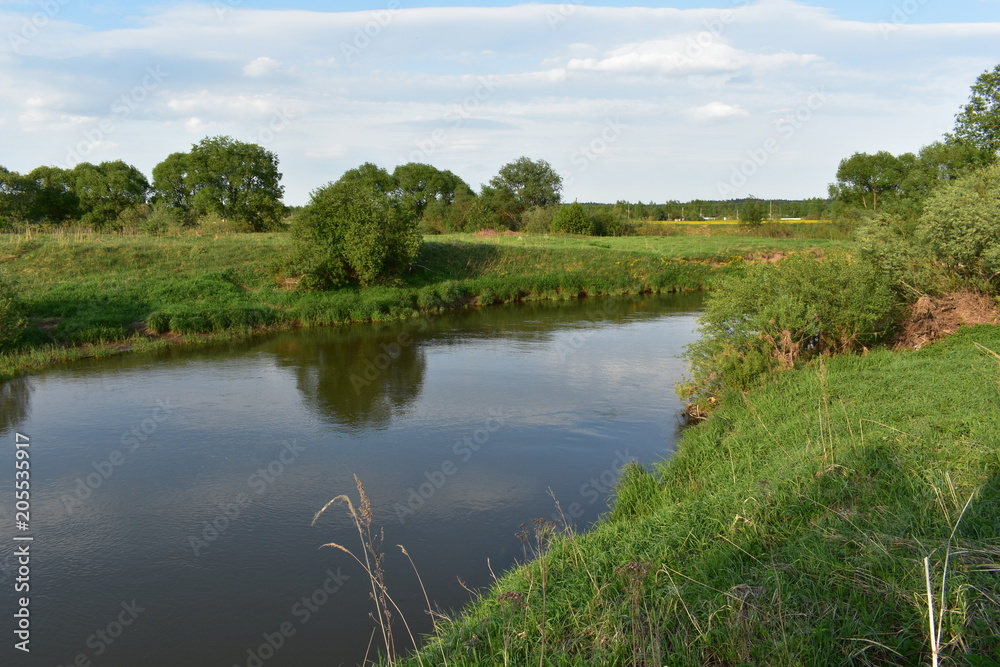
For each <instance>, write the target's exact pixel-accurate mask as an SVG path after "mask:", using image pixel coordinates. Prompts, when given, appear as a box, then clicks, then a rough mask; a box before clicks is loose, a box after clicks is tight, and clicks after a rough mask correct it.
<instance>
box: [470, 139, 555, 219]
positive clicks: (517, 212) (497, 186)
mask: <svg viewBox="0 0 1000 667" xmlns="http://www.w3.org/2000/svg"><path fill="white" fill-rule="evenodd" d="M561 193H562V177H561V176H559V174H557V173H556V172H555V170H554V169H553V168H552V166H551V165H550V164H549V163H548V162H546V161H545V160H531V159H529V158H527V157H521V158H518V159H517V160H515V161H514V162H511V163H508V164H505V165H504V166H503V167H501V168H500V172H499V173H498V174H497V175H496V176H494V177H493V178H492V179H490V183H489V185H486V186H483V189H482V192H481V193H480V198H481V199H482V200H483V201H484V203H485V204H486V206H487V207H488V208H489V209H490V210H492V211H494V212H496V214H497V215H498V216H499V217H500V218H501V219H502V220H503V221H504V222H505V223H506V224H507V225H508V226H509V227H511V228H512V229H517V228H518V227H519V226H520V224H521V216H522V214H523V213H524V212H525V211H527V210H528V209H530V208H532V207H535V206H554V205H556V204H558V203H559V202H560V201H561V200H562V195H561Z"/></svg>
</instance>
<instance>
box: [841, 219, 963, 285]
mask: <svg viewBox="0 0 1000 667" xmlns="http://www.w3.org/2000/svg"><path fill="white" fill-rule="evenodd" d="M854 246H855V248H856V249H857V253H858V256H859V257H860V258H861V259H862V260H863V261H865V262H868V263H871V264H872V265H873V266H874V267H875V268H877V269H878V270H879V271H881V272H882V273H884V274H885V275H886V277H887V278H889V280H890V281H891V283H892V285H893V286H894V287H895V288H896V289H897V290H900V291H903V292H908V293H912V292H913V289H912V288H916V289H917V290H919V291H922V292H935V291H939V290H941V289H943V288H944V285H945V282H946V277H945V276H944V275H942V271H941V269H940V267H939V266H937V265H936V264H935V262H934V258H933V256H932V254H931V252H930V250H929V249H928V248H927V246H926V245H924V244H921V243H919V242H918V241H917V239H916V238H915V234H914V228H913V223H912V222H911V221H909V220H907V219H906V218H901V217H899V216H896V215H891V214H889V215H879V216H877V217H875V218H869V219H867V220H866V221H865V222H864V223H863V224H861V225H860V226H859V227H858V229H857V231H856V232H855V237H854Z"/></svg>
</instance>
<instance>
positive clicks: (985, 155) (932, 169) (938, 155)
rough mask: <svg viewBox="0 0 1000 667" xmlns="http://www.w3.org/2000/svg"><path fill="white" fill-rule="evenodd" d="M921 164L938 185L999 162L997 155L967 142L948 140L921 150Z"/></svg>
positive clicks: (937, 142) (936, 142)
mask: <svg viewBox="0 0 1000 667" xmlns="http://www.w3.org/2000/svg"><path fill="white" fill-rule="evenodd" d="M919 157H920V162H921V164H922V165H923V167H924V168H925V169H926V170H927V173H928V176H929V177H930V178H932V179H933V180H934V182H935V185H936V184H937V183H941V182H947V181H953V180H955V179H956V178H960V177H962V176H964V175H966V174H969V173H972V172H974V171H977V170H979V169H982V168H984V167H988V166H990V165H991V164H993V163H995V162H996V161H997V154H996V153H995V152H991V151H988V150H983V149H982V148H979V147H977V146H975V145H974V144H971V143H969V142H967V141H962V140H959V139H955V138H946V139H945V140H944V141H935V142H934V143H932V144H928V145H927V146H924V147H923V148H921V149H920V154H919Z"/></svg>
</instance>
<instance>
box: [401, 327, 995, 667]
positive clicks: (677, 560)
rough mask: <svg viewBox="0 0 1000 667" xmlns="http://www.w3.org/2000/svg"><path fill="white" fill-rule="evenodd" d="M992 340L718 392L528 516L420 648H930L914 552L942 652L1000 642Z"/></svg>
mask: <svg viewBox="0 0 1000 667" xmlns="http://www.w3.org/2000/svg"><path fill="white" fill-rule="evenodd" d="M988 350H995V351H1000V328H998V327H990V326H981V327H974V328H968V329H963V330H962V331H960V332H959V333H958V334H956V335H954V336H952V337H951V338H949V339H947V340H945V341H942V342H938V343H936V344H934V345H931V346H929V347H928V348H925V349H924V350H921V351H918V352H908V353H894V352H890V351H888V350H879V351H875V352H872V353H871V354H868V355H866V356H840V357H836V358H831V359H827V360H825V362H824V363H814V364H812V365H810V366H807V367H805V368H802V369H799V370H794V371H787V372H784V373H780V374H777V375H776V376H775V378H774V381H773V382H771V383H770V384H768V385H767V386H765V387H761V388H759V389H757V390H755V391H753V392H751V393H750V394H747V395H729V396H727V397H725V398H724V400H723V401H722V402H721V406H720V408H719V409H718V410H717V411H716V412H715V413H714V414H713V415H712V416H711V417H710V418H709V419H708V420H707V421H706V422H704V423H702V424H700V425H698V426H696V427H693V428H691V429H689V430H688V431H687V432H686V433H685V434H684V436H683V438H682V440H681V442H680V444H679V448H678V451H677V453H676V454H675V455H674V456H673V457H672V458H671V459H670V460H669V461H667V462H665V463H663V464H661V465H658V466H656V467H655V469H654V470H652V471H647V470H644V469H642V468H641V467H639V466H637V465H634V464H631V465H630V466H628V467H627V468H626V471H625V473H624V479H623V480H622V481H621V482H620V484H619V488H618V490H617V501H616V504H615V506H614V509H613V511H612V512H611V513H610V515H609V516H607V517H606V518H605V520H603V521H602V522H600V523H599V524H598V525H597V526H596V527H595V528H594V529H593V530H591V531H590V532H587V533H584V534H580V535H575V534H572V533H568V532H567V531H565V530H564V529H563V528H562V527H560V526H554V525H552V524H550V523H547V522H536V524H535V526H534V529H533V530H532V531H531V533H530V535H527V536H526V541H527V542H528V543H529V545H530V546H531V548H532V551H533V552H534V553H536V554H540V555H542V556H543V557H541V558H537V559H535V560H534V561H532V562H531V563H529V564H527V565H525V566H522V567H520V568H518V569H516V570H514V571H512V572H510V573H508V574H506V575H504V576H503V577H502V578H501V579H500V580H499V581H498V582H497V583H496V585H495V586H493V588H492V590H490V591H489V592H488V593H486V594H485V595H484V596H483V597H482V598H481V599H480V600H478V601H476V602H475V603H474V604H473V605H472V606H471V607H470V608H468V609H467V610H466V611H465V612H464V613H463V614H462V615H461V616H460V617H458V619H457V620H455V621H454V622H447V621H442V622H440V623H439V631H440V634H439V637H437V638H434V639H431V640H430V641H429V643H428V644H427V645H426V646H425V648H424V650H423V651H422V653H421V654H420V658H421V659H422V660H423V664H441V662H440V656H441V655H442V654H443V655H446V656H448V664H449V665H455V666H459V665H594V664H605V665H661V664H663V665H692V666H694V665H764V664H766V665H845V664H852V665H921V664H925V665H926V664H931V652H932V650H931V640H930V638H929V635H930V633H929V631H928V617H927V593H926V591H927V584H926V582H925V578H924V569H923V559H924V558H925V557H929V564H930V566H931V569H932V573H933V574H932V578H933V582H932V586H933V591H934V598H935V613H936V614H940V615H939V618H940V619H941V626H942V629H941V644H942V649H941V655H940V657H941V660H942V663H941V664H955V665H959V664H961V665H993V664H997V663H998V661H1000V576H998V572H1000V476H998V471H1000V420H998V419H997V415H998V414H1000V357H995V356H994V355H992V354H991V353H990V352H989V351H988ZM970 497H971V498H972V501H971V503H970V505H969V507H968V510H967V511H965V512H964V515H963V507H964V506H965V504H966V502H967V500H968V499H969V498H970ZM956 526H957V528H956ZM953 532H954V539H951V536H952V534H953ZM946 565H947V574H946V576H945V570H946ZM945 581H946V583H944V582H945ZM942 587H944V591H943V593H942ZM942 609H943V610H944V613H943V614H941V611H942ZM404 664H418V660H417V659H409V660H407V661H405V662H404Z"/></svg>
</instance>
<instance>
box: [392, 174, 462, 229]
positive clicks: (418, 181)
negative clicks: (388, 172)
mask: <svg viewBox="0 0 1000 667" xmlns="http://www.w3.org/2000/svg"><path fill="white" fill-rule="evenodd" d="M392 175H393V178H395V179H396V181H397V182H398V183H399V187H400V189H401V190H402V192H403V200H404V201H405V202H406V203H407V204H409V205H411V206H413V208H414V210H415V211H416V213H417V215H418V216H423V215H424V212H425V211H426V210H427V207H428V206H433V205H435V204H437V205H439V206H440V207H442V208H443V207H444V206H448V205H450V204H452V203H454V201H455V197H456V195H458V196H462V195H467V194H471V193H472V188H470V187H469V185H468V183H466V182H465V181H463V180H462V179H461V178H459V177H458V176H456V175H455V174H453V173H452V172H450V171H441V170H440V169H438V168H437V167H434V166H432V165H429V164H420V163H417V162H410V163H409V164H404V165H400V166H398V167H396V170H395V171H394V172H393V173H392ZM438 214H439V215H441V214H443V213H442V211H440V210H439V211H438Z"/></svg>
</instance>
